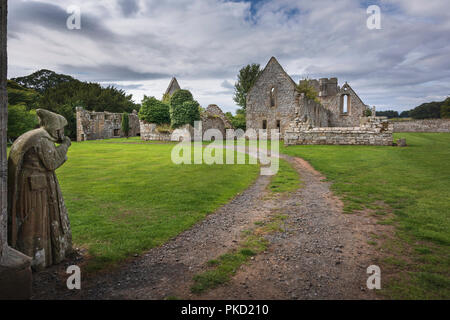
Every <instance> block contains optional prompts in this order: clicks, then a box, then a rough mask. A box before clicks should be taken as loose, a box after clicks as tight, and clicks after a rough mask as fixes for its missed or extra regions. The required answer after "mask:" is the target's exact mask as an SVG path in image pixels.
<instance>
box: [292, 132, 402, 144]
mask: <svg viewBox="0 0 450 320" xmlns="http://www.w3.org/2000/svg"><path fill="white" fill-rule="evenodd" d="M284 144H285V145H296V144H306V145H308V144H309V145H311V144H331V145H333V144H334V145H377V146H392V144H393V138H392V132H391V133H389V132H382V133H376V132H371V131H369V130H361V129H360V128H313V129H310V130H307V131H302V132H286V133H285V136H284Z"/></svg>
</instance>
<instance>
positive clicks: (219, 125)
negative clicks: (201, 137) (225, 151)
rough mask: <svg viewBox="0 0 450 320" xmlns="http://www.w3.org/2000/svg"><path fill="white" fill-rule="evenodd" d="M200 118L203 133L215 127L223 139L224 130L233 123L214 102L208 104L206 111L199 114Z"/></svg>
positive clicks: (230, 127)
mask: <svg viewBox="0 0 450 320" xmlns="http://www.w3.org/2000/svg"><path fill="white" fill-rule="evenodd" d="M201 120H202V132H203V134H204V133H205V132H206V131H207V130H209V129H217V130H219V131H220V132H221V133H222V137H223V138H224V139H225V137H226V130H227V129H232V128H233V125H232V124H231V123H230V121H229V120H228V118H227V117H226V116H225V114H224V113H223V111H222V109H220V108H219V107H218V106H217V105H215V104H210V105H209V106H208V108H206V111H205V112H204V113H203V114H202V115H201Z"/></svg>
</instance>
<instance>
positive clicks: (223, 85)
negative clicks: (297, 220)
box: [221, 80, 234, 90]
mask: <svg viewBox="0 0 450 320" xmlns="http://www.w3.org/2000/svg"><path fill="white" fill-rule="evenodd" d="M221 86H222V88H225V89H230V90H234V85H232V84H231V83H230V82H229V81H228V80H224V81H223V82H222V84H221Z"/></svg>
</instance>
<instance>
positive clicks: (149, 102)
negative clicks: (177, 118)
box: [139, 96, 170, 125]
mask: <svg viewBox="0 0 450 320" xmlns="http://www.w3.org/2000/svg"><path fill="white" fill-rule="evenodd" d="M139 119H141V120H143V121H146V122H148V123H156V124H159V125H162V124H170V112H169V105H168V104H167V103H164V102H162V101H159V100H158V99H156V98H155V97H147V96H144V99H142V106H141V110H139Z"/></svg>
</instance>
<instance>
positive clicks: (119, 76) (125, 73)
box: [58, 64, 170, 82]
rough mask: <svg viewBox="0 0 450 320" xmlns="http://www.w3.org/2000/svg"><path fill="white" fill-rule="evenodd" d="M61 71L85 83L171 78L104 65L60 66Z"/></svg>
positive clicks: (164, 75) (165, 75) (155, 73)
mask: <svg viewBox="0 0 450 320" xmlns="http://www.w3.org/2000/svg"><path fill="white" fill-rule="evenodd" d="M58 69H59V70H61V72H63V73H68V74H71V75H74V76H76V77H77V78H79V79H81V80H85V81H99V82H107V81H138V80H156V79H165V78H169V77H170V75H169V74H163V73H157V72H139V71H135V70H132V69H131V68H129V67H127V66H120V65H112V64H103V65H98V66H95V67H92V66H74V65H69V64H66V65H60V66H59V68H58Z"/></svg>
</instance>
